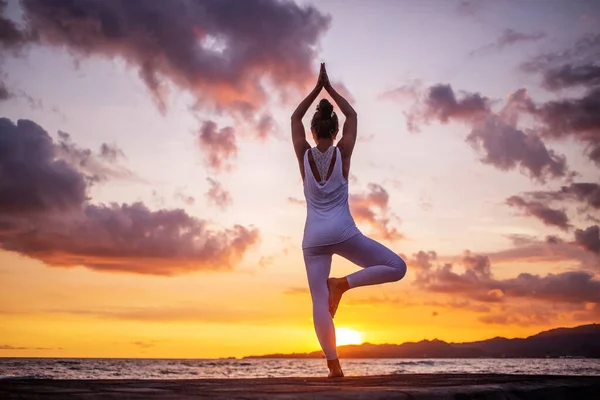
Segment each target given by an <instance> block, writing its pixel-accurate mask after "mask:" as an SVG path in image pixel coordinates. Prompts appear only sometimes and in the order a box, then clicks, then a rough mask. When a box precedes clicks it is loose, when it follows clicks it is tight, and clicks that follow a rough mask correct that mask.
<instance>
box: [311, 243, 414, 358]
mask: <svg viewBox="0 0 600 400" xmlns="http://www.w3.org/2000/svg"><path fill="white" fill-rule="evenodd" d="M303 253H304V264H305V265H306V275H307V277H308V286H309V288H310V295H311V297H312V304H313V322H314V324H315V331H316V333H317V338H318V339H319V343H320V344H321V348H322V349H323V352H324V353H325V357H326V358H327V359H328V360H335V359H336V358H337V351H336V345H335V327H334V326H333V319H332V318H331V314H329V289H328V288H327V278H329V272H330V271H331V259H332V256H333V255H334V254H337V255H339V256H341V257H344V258H345V259H347V260H349V261H351V262H353V263H354V264H356V265H358V266H360V267H362V268H363V269H362V270H359V271H356V272H354V273H352V274H350V275H348V276H347V277H346V279H347V280H348V284H349V285H350V288H355V287H358V286H367V285H377V284H380V283H385V282H395V281H399V280H400V279H402V278H403V277H404V275H405V274H406V263H405V262H404V260H403V259H402V258H400V256H399V255H398V254H396V253H394V252H393V251H392V250H390V249H388V248H387V247H385V246H384V245H382V244H381V243H378V242H376V241H374V240H373V239H370V238H368V237H366V236H365V235H363V234H362V233H359V234H357V235H355V236H353V237H351V238H350V239H348V240H345V241H343V242H341V243H336V244H332V245H327V246H319V247H309V248H306V249H304V250H303Z"/></svg>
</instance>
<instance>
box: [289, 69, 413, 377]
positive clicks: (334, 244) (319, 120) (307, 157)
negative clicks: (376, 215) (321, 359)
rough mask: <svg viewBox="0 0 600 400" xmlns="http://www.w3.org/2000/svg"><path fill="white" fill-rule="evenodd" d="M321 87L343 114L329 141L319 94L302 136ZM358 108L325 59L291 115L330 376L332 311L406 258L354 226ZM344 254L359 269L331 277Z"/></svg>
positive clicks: (330, 122)
mask: <svg viewBox="0 0 600 400" xmlns="http://www.w3.org/2000/svg"><path fill="white" fill-rule="evenodd" d="M323 88H324V89H325V90H326V91H327V92H328V93H329V95H330V96H331V97H332V98H333V100H334V101H335V103H336V104H337V106H338V107H339V108H340V110H341V112H342V113H343V114H344V115H345V117H346V121H345V122H344V129H343V131H342V138H341V139H340V140H339V142H338V143H337V147H336V146H333V142H334V140H335V138H336V136H337V133H338V119H337V115H336V114H335V112H333V105H332V104H331V103H330V102H329V101H328V100H327V99H322V100H321V101H320V102H319V105H318V106H317V111H316V112H315V114H314V116H313V118H312V121H311V124H310V130H311V132H312V135H313V139H314V141H315V143H316V146H315V147H312V148H311V146H310V145H309V144H308V142H307V141H306V134H305V131H304V126H303V125H302V117H304V114H306V111H307V110H308V108H309V107H310V105H311V104H312V103H313V102H314V101H315V99H316V98H317V96H318V95H319V92H320V91H321V89H323ZM356 128H357V116H356V111H354V109H353V108H352V106H351V105H350V104H349V103H348V102H347V101H346V99H344V98H343V97H342V96H341V95H340V94H339V93H338V92H336V91H335V89H334V88H333V87H332V86H331V84H330V82H329V78H328V77H327V71H326V70H325V64H321V70H320V73H319V78H318V80H317V85H316V86H315V88H314V89H313V90H312V91H311V92H310V94H309V95H308V96H307V97H306V98H305V99H304V100H303V101H302V102H301V103H300V105H298V108H296V111H294V114H293V115H292V141H293V143H294V150H295V152H296V157H297V158H298V163H299V164H300V174H301V175H302V180H303V181H304V196H305V198H306V204H307V216H306V224H305V226H304V238H303V240H302V251H303V254H304V263H305V265H306V274H307V277H308V284H309V288H310V294H311V297H312V304H313V321H314V324H315V331H316V333H317V338H318V339H319V343H320V344H321V348H322V349H323V352H324V353H325V357H326V358H327V366H328V367H329V377H342V376H344V374H343V372H342V368H341V366H340V362H339V359H338V356H337V351H336V344H335V329H334V325H333V317H334V316H335V312H336V310H337V307H338V304H339V302H340V299H341V298H342V294H344V292H345V291H347V290H348V289H351V288H355V287H359V286H367V285H377V284H381V283H385V282H394V281H398V280H400V279H402V278H403V277H404V275H405V274H406V263H405V262H404V260H402V258H400V257H399V256H398V255H397V254H396V253H394V252H393V251H391V250H390V249H388V248H387V247H385V246H383V245H382V244H380V243H378V242H376V241H374V240H372V239H370V238H368V237H366V236H364V235H363V234H362V233H361V232H360V231H359V230H358V228H357V227H356V224H355V223H354V219H353V218H352V215H351V214H350V209H349V206H348V175H349V172H350V158H351V156H352V150H353V149H354V144H355V143H356ZM333 254H337V255H339V256H342V257H344V258H346V259H348V260H350V261H351V262H353V263H354V264H356V265H358V266H360V267H362V268H363V269H362V270H359V271H357V272H354V273H352V274H350V275H348V276H345V277H343V278H329V272H330V270H331V259H332V255H333Z"/></svg>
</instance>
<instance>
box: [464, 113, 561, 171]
mask: <svg viewBox="0 0 600 400" xmlns="http://www.w3.org/2000/svg"><path fill="white" fill-rule="evenodd" d="M467 142H468V143H469V144H470V145H471V146H472V147H473V148H474V149H476V150H482V151H483V154H484V156H483V158H481V162H483V163H484V164H490V165H493V166H495V167H496V168H498V169H500V170H502V171H510V170H514V169H516V168H519V169H520V170H521V171H522V172H523V173H524V174H525V175H527V176H529V177H530V178H532V179H535V180H538V181H540V182H545V181H546V179H548V178H560V177H565V176H567V173H568V167H567V161H566V158H565V156H563V155H559V154H557V153H556V152H555V151H554V150H551V149H548V148H547V147H546V145H545V144H544V142H543V141H542V139H541V138H540V137H539V136H538V135H537V134H536V133H535V132H533V131H529V132H527V133H526V132H524V131H522V130H520V129H517V128H515V127H514V126H511V125H509V124H507V123H506V122H505V121H503V120H502V118H500V117H499V116H495V115H492V116H490V117H489V118H487V119H486V121H485V122H483V123H482V124H478V125H477V126H475V127H474V128H473V130H472V131H471V133H470V134H469V135H468V136H467Z"/></svg>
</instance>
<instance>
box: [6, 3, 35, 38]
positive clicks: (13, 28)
mask: <svg viewBox="0 0 600 400" xmlns="http://www.w3.org/2000/svg"><path fill="white" fill-rule="evenodd" d="M7 4H8V3H7V1H6V0H0V48H1V47H3V48H5V49H13V50H16V49H18V48H20V47H21V46H22V45H23V44H24V43H25V42H27V41H28V40H31V39H32V36H31V35H30V34H29V33H27V32H23V31H21V30H20V29H19V28H18V27H17V25H16V24H15V22H14V21H12V20H11V19H8V18H5V11H6V6H7Z"/></svg>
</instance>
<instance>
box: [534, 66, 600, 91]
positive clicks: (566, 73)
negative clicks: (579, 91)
mask: <svg viewBox="0 0 600 400" xmlns="http://www.w3.org/2000/svg"><path fill="white" fill-rule="evenodd" d="M542 85H543V86H544V87H545V88H546V89H548V90H560V89H566V88H569V87H573V86H599V85H600V66H598V65H577V66H574V65H569V64H565V65H562V66H560V67H557V68H553V69H549V70H547V71H545V72H544V75H543V83H542Z"/></svg>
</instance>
